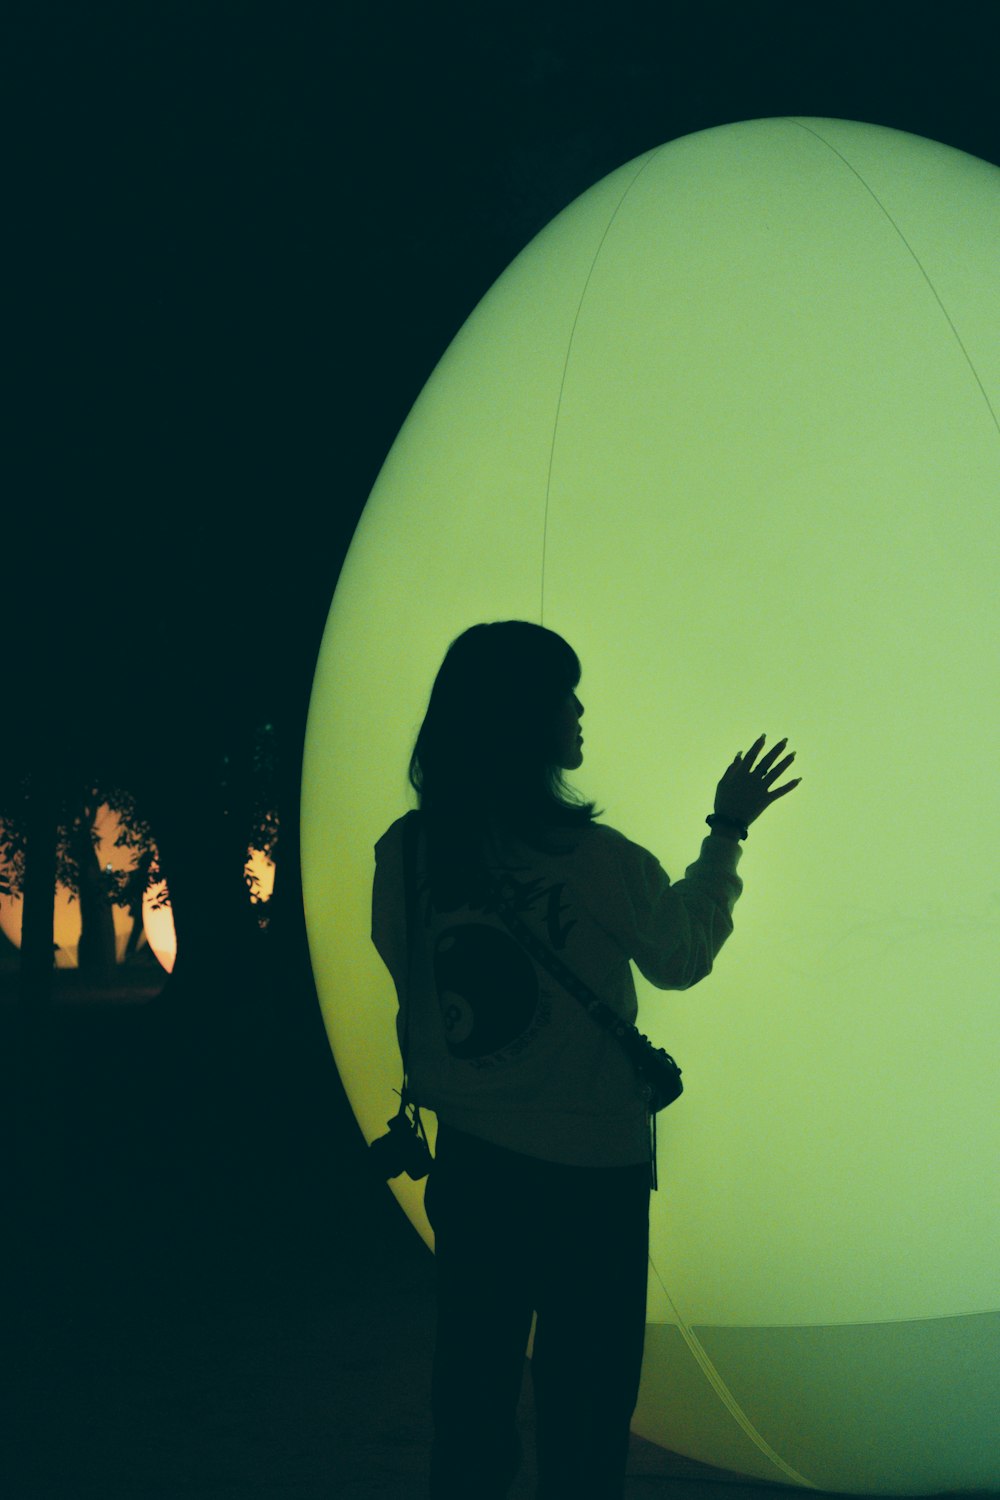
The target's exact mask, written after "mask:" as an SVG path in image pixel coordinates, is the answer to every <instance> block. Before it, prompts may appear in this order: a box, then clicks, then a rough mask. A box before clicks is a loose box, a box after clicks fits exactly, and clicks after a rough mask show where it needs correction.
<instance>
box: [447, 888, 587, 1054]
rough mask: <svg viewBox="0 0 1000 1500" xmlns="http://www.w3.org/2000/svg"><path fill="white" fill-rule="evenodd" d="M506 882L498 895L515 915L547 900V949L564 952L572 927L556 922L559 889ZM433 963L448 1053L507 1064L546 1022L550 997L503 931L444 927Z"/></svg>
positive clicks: (523, 954) (467, 925)
mask: <svg viewBox="0 0 1000 1500" xmlns="http://www.w3.org/2000/svg"><path fill="white" fill-rule="evenodd" d="M504 884H505V887H506V889H505V891H504V898H505V900H506V901H508V902H509V903H510V905H511V906H512V907H513V908H514V910H516V911H518V912H524V911H526V910H528V909H529V908H531V907H533V906H535V905H537V904H538V903H539V901H544V902H546V905H547V908H548V910H547V918H548V920H547V928H548V935H549V939H550V944H551V945H552V946H553V947H559V948H563V947H565V944H566V936H567V934H568V932H569V930H570V928H571V927H573V926H574V925H575V923H573V922H570V923H568V924H567V925H566V926H565V927H564V926H562V925H561V923H560V920H559V918H560V914H561V896H562V891H563V887H562V886H561V885H558V886H550V887H548V888H543V887H542V883H541V882H534V883H532V884H531V885H527V886H525V885H518V884H517V883H516V882H515V881H513V880H512V879H511V878H510V877H508V879H507V880H506V881H505V882H504ZM492 909H493V910H495V909H496V908H495V907H494V908H492ZM433 963H434V983H435V987H436V989H437V995H438V1001H439V1004H440V1006H441V1019H442V1021H443V1023H444V1032H445V1043H446V1045H447V1048H448V1051H449V1052H450V1053H451V1055H452V1056H453V1057H455V1058H459V1059H461V1060H462V1061H464V1062H468V1063H470V1064H472V1066H474V1067H477V1068H489V1067H496V1066H498V1065H501V1064H503V1063H505V1062H510V1061H513V1059H514V1058H515V1057H519V1056H520V1054H521V1053H522V1052H523V1051H524V1049H525V1048H526V1047H528V1046H530V1044H531V1042H532V1040H533V1039H534V1037H536V1036H537V1035H538V1033H539V1031H540V1030H541V1029H542V1028H543V1027H545V1026H547V1025H548V1024H549V1023H550V1021H551V1019H552V1001H551V996H550V995H549V994H547V993H546V992H545V990H543V989H542V987H541V986H540V984H539V980H538V974H537V972H536V969H535V966H534V964H533V963H532V961H531V959H530V958H529V957H528V955H527V953H526V952H525V951H524V949H523V948H522V947H521V945H520V943H518V942H517V941H516V940H515V939H514V938H513V937H512V936H511V935H510V934H509V933H508V932H507V931H501V930H500V929H499V928H497V927H492V926H489V925H488V924H487V923H485V922H463V923H460V924H456V925H455V926H452V927H446V928H445V929H444V931H443V932H441V933H440V934H439V936H438V938H437V941H436V943H435V945H434V954H433Z"/></svg>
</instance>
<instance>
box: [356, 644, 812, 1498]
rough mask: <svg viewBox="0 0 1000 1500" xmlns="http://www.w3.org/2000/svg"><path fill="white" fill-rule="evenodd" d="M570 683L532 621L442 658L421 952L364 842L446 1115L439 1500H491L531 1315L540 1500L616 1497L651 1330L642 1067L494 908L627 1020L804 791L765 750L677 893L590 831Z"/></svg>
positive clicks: (421, 786) (701, 962)
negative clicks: (577, 780)
mask: <svg viewBox="0 0 1000 1500" xmlns="http://www.w3.org/2000/svg"><path fill="white" fill-rule="evenodd" d="M579 681H580V663H579V661H578V659H577V657H576V654H575V653H574V651H573V650H572V648H571V647H570V646H569V645H567V643H566V642H565V641H564V640H563V639H562V638H561V637H560V636H558V635H556V634H555V633H554V632H553V631H551V630H546V629H545V628H543V627H542V626H539V625H533V624H530V623H527V622H524V621H519V620H510V621H504V622H498V623H494V624H489V625H475V626H473V627H472V628H471V629H470V630H467V631H466V632H465V633H464V634H463V635H461V636H459V637H458V639H457V640H455V641H453V642H452V645H451V646H450V647H449V650H448V652H447V654H446V656H445V659H444V662H443V663H442V666H441V669H440V671H439V672H438V675H437V678H436V680H435V683H434V688H433V691H432V693H431V698H430V703H429V705H428V709H427V714H426V716H425V718H424V722H423V725H422V726H421V729H420V733H419V735H418V737H417V742H416V745H415V747H414V751H413V755H412V758H411V761H410V781H411V783H412V785H413V787H414V789H415V791H416V792H417V793H418V796H419V801H420V814H419V823H420V825H421V826H420V833H419V838H418V842H417V858H416V870H415V892H416V911H415V922H414V927H413V932H414V934H415V936H414V942H413V945H412V946H413V951H412V952H409V953H408V952H407V951H406V950H407V941H406V931H407V928H406V917H405V898H404V872H403V855H402V827H403V823H404V819H402V818H401V819H398V820H397V821H396V822H395V823H394V824H393V825H392V827H391V828H389V829H388V830H387V832H386V833H385V834H384V835H383V837H382V838H381V839H380V840H379V842H378V844H377V845H376V874H375V884H374V890H373V903H372V938H373V941H374V942H375V945H376V947H377V948H378V951H379V952H380V954H381V955H382V957H383V959H384V960H385V962H386V964H387V966H388V967H389V969H390V971H391V972H392V974H393V978H394V979H395V982H396V987H397V992H398V994H399V999H400V1013H399V1019H398V1027H399V1036H400V1041H401V1042H402V1039H403V1036H404V1027H406V1026H407V1022H408V1029H407V1030H406V1032H405V1034H406V1040H407V1065H408V1068H407V1072H408V1080H409V1090H410V1095H411V1097H412V1098H413V1099H414V1100H415V1101H416V1102H417V1103H418V1104H419V1105H422V1106H425V1107H426V1108H428V1109H431V1110H434V1111H435V1113H436V1114H437V1117H438V1137H437V1146H436V1157H435V1161H434V1164H433V1166H432V1168H431V1172H430V1175H429V1178H428V1182H427V1191H426V1200H425V1201H426V1208H427V1214H428V1217H429V1219H430V1222H431V1225H432V1227H433V1229H434V1234H435V1268H436V1269H435V1276H436V1287H437V1338H436V1346H435V1356H434V1374H433V1387H432V1408H433V1417H434V1444H433V1450H432V1456H431V1478H430V1491H429V1493H430V1496H431V1497H432V1500H459V1497H461V1500H471V1497H476V1500H501V1497H503V1496H505V1495H506V1494H507V1493H508V1490H509V1488H510V1485H511V1482H512V1480H513V1478H514V1476H515V1474H516V1473H517V1470H518V1467H519V1465H520V1458H521V1452H520V1444H519V1440H518V1435H517V1425H516V1412H517V1405H518V1399H519V1392H520V1386H521V1378H522V1373H523V1369H524V1357H525V1351H526V1344H527V1340H528V1335H529V1330H530V1326H531V1320H532V1314H533V1313H535V1314H537V1323H536V1330H535V1342H534V1349H533V1354H532V1361H531V1372H532V1384H533V1388H534V1401H535V1416H536V1453H537V1462H538V1476H539V1487H538V1491H537V1495H538V1500H617V1497H620V1496H621V1494H622V1490H623V1485H624V1476H625V1463H626V1457H627V1452H628V1439H629V1423H630V1420H631V1416H632V1412H633V1410H634V1408H635V1403H636V1398H637V1395H638V1389H639V1376H640V1370H641V1366H642V1352H643V1338H644V1333H645V1321H646V1275H647V1260H648V1244H649V1192H650V1185H651V1160H650V1157H651V1145H650V1131H649V1117H648V1113H647V1108H646V1103H645V1099H644V1096H643V1095H642V1093H641V1092H640V1088H639V1085H638V1082H637V1079H636V1075H635V1071H634V1068H633V1066H632V1064H631V1062H630V1061H629V1059H628V1057H627V1056H626V1054H625V1052H624V1050H623V1048H622V1047H621V1045H620V1043H619V1042H618V1040H617V1039H616V1038H615V1037H614V1036H613V1035H612V1034H611V1033H610V1032H608V1031H607V1030H605V1029H604V1028H602V1027H601V1026H599V1025H598V1024H597V1023H596V1022H595V1021H594V1019H593V1018H592V1017H591V1016H590V1015H588V1014H587V1012H586V1010H585V1009H584V1007H583V1006H582V1005H581V1004H580V1002H579V1000H578V999H577V998H575V997H574V996H573V995H572V994H571V993H568V992H567V991H566V990H565V989H563V988H562V986H561V985H560V983H559V982H558V980H557V979H555V978H554V977H553V975H552V973H551V972H550V971H549V969H548V968H547V967H546V966H545V965H544V964H542V963H540V962H538V961H537V960H536V959H535V958H533V957H531V956H530V955H529V953H528V951H527V950H526V948H525V947H523V946H522V945H521V944H520V943H519V942H517V941H516V940H515V938H514V936H512V934H511V932H510V931H509V930H508V927H507V925H506V924H505V922H504V921H503V920H502V918H501V915H500V912H499V907H500V904H501V903H503V904H504V905H505V906H507V907H509V908H511V909H513V911H514V912H516V914H517V916H518V917H519V918H520V920H521V922H523V923H524V924H525V926H527V927H528V929H529V931H530V932H531V933H533V934H534V936H535V937H536V938H537V939H539V940H541V942H542V943H544V944H545V946H546V947H547V948H548V949H549V951H550V952H551V953H552V954H554V955H555V956H556V958H558V960H559V961H560V963H561V964H562V965H563V966H565V968H566V969H568V970H570V971H572V973H573V974H575V975H577V976H579V978H580V979H582V980H583V981H584V982H585V984H587V985H588V986H589V987H590V988H591V989H592V990H594V991H595V992H596V993H597V994H598V995H599V996H600V997H601V999H603V1000H604V1001H605V1002H606V1004H607V1005H609V1006H610V1007H611V1008H612V1009H613V1010H615V1011H616V1012H618V1013H619V1014H620V1015H621V1016H622V1017H623V1018H624V1019H625V1020H626V1021H629V1022H634V1021H635V1018H636V1012H637V1003H636V994H635V986H634V983H633V979H632V971H631V967H630V961H634V962H635V963H636V964H637V966H638V968H639V969H640V971H641V972H642V973H643V974H644V975H645V977H646V978H647V979H648V980H649V981H650V982H651V983H652V984H654V985H656V986H657V987H658V988H660V989H689V988H690V987H691V986H692V985H694V984H697V983H698V981H699V980H700V979H703V978H704V977H705V975H706V974H708V973H709V972H710V971H711V968H712V964H713V962H714V960H715V957H716V955H717V954H718V952H719V950H720V948H721V947H722V945H723V943H724V942H725V940H726V938H727V937H728V936H729V934H730V932H731V931H732V926H733V924H732V909H733V906H734V904H735V902H736V900H737V899H738V897H739V895H740V892H741V891H742V889H743V884H742V881H741V880H740V878H739V876H738V875H737V873H736V867H737V865H738V863H739V859H740V855H741V849H740V844H739V840H740V838H741V837H746V828H747V826H748V825H749V824H750V823H751V822H753V820H754V819H755V818H756V817H758V816H759V815H760V813H761V812H762V811H763V810H764V808H765V807H767V806H768V805H769V804H770V803H771V802H774V801H776V800H777V798H778V797H781V796H783V795H784V794H785V793H786V792H789V791H791V790H792V788H793V787H795V786H796V785H798V782H797V781H792V782H789V783H788V784H787V785H786V786H783V787H780V788H778V789H777V790H772V789H771V788H772V785H773V783H774V782H775V781H776V780H777V779H778V777H779V776H780V775H781V773H782V772H783V771H784V770H785V769H786V768H787V767H788V766H789V765H790V764H791V762H792V760H793V759H794V756H793V755H787V756H785V758H784V759H783V760H781V761H778V763H777V764H775V762H776V760H777V757H778V755H779V754H780V752H781V750H782V749H783V748H784V746H785V744H786V743H787V742H786V741H784V740H783V741H781V742H780V743H779V744H778V745H776V746H775V747H774V748H773V749H772V750H771V751H769V752H768V754H767V755H765V756H763V758H762V759H761V760H760V762H759V763H758V764H757V765H756V766H755V765H754V761H755V759H756V757H757V755H758V753H759V752H760V750H761V749H762V747H763V744H764V738H763V737H761V739H759V740H758V741H757V743H756V744H755V745H754V746H753V747H752V749H751V750H750V751H749V752H748V754H747V755H746V757H745V758H744V757H742V756H740V755H737V756H736V759H735V760H734V761H733V763H732V765H731V766H730V767H729V768H728V770H727V771H726V773H725V775H724V776H723V778H722V780H721V781H720V782H719V785H718V789H717V791H716V796H715V816H714V818H713V820H712V831H711V833H710V834H709V835H708V836H707V837H706V838H705V839H704V841H703V842H702V847H701V853H700V855H699V857H698V859H697V860H696V861H695V862H694V864H692V865H690V866H689V867H688V869H687V871H686V872H685V877H684V879H683V880H681V881H678V882H677V883H676V884H672V883H671V881H670V879H669V877H668V876H667V875H666V874H665V872H664V871H663V869H662V867H661V866H660V864H659V861H658V860H657V859H656V858H655V856H654V855H653V854H651V853H650V852H649V851H648V850H646V849H644V848H642V847H641V846H640V845H638V844H635V843H633V842H631V841H630V840H629V839H627V838H625V837H624V836H623V835H622V834H621V833H619V832H618V831H617V830H615V829H613V828H610V827H608V826H606V825H603V824H601V823H599V822H598V821H597V818H598V816H599V815H598V813H597V812H596V811H595V806H594V804H593V803H592V802H581V801H580V800H578V799H576V798H574V797H573V796H572V795H571V794H570V792H569V790H568V788H567V787H566V785H565V782H564V779H563V772H564V771H571V770H576V769H577V768H578V767H579V766H580V765H581V764H582V762H583V735H582V733H581V729H580V720H581V718H582V715H583V704H582V703H581V702H580V700H579V698H578V697H577V696H576V688H577V686H578V684H579Z"/></svg>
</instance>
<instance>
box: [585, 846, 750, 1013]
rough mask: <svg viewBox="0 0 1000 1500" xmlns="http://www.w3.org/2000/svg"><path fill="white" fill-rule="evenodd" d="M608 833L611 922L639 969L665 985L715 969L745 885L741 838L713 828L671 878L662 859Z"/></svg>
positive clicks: (686, 984) (680, 985) (684, 985)
mask: <svg viewBox="0 0 1000 1500" xmlns="http://www.w3.org/2000/svg"><path fill="white" fill-rule="evenodd" d="M607 833H608V834H611V835H613V837H612V838H611V839H610V840H609V841H608V842H609V844H610V850H609V851H608V852H610V853H611V856H612V860H611V864H612V872H611V873H612V887H611V889H610V890H609V891H608V892H607V899H606V901H604V902H602V905H603V908H604V910H603V916H604V917H605V918H606V925H608V926H609V929H610V930H611V932H612V934H613V935H614V936H615V937H616V938H617V939H618V941H619V942H620V943H621V945H622V946H623V948H624V949H625V951H626V952H627V953H628V956H629V958H631V959H633V960H634V962H635V964H636V965H637V967H638V969H639V971H640V973H641V974H643V975H644V977H645V978H646V979H648V980H649V982H650V984H654V985H656V987H657V989H661V990H687V989H690V988H691V986H692V985H695V984H697V983H698V981H699V980H700V979H704V978H705V976H706V974H710V973H711V971H712V964H713V963H714V962H715V958H716V956H717V954H718V953H719V951H720V949H721V948H722V945H723V943H724V942H725V941H726V938H727V937H728V936H729V934H730V933H731V932H732V930H733V917H732V913H733V907H734V906H735V904H736V902H737V900H738V899H739V896H740V893H741V892H742V890H743V882H742V880H741V879H740V877H739V876H738V875H737V873H736V867H737V865H738V864H739V861H740V856H741V855H742V853H743V851H742V849H741V847H740V845H739V844H738V843H737V842H736V841H735V839H724V838H719V837H714V836H713V835H711V834H709V836H708V837H707V838H705V839H703V840H702V845H701V853H700V854H699V856H698V858H697V859H696V860H695V861H694V863H693V864H691V865H688V867H687V869H686V870H685V872H684V879H683V880H678V881H677V882H676V883H672V882H671V880H670V877H669V875H667V873H666V871H665V870H664V869H663V867H662V865H661V864H660V862H659V860H658V859H657V858H656V856H655V855H654V854H651V853H650V852H649V850H648V849H644V848H642V846H641V845H639V844H634V843H632V842H631V840H629V839H627V838H625V837H624V835H623V834H620V833H618V832H617V831H616V830H613V829H607Z"/></svg>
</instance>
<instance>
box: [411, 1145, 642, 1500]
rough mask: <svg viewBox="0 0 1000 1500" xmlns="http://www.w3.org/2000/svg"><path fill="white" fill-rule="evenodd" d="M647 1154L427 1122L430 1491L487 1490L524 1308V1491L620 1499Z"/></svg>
mask: <svg viewBox="0 0 1000 1500" xmlns="http://www.w3.org/2000/svg"><path fill="white" fill-rule="evenodd" d="M649 1190H650V1173H649V1166H648V1164H642V1165H639V1166H632V1167H608V1168H593V1167H564V1166H559V1165H556V1164H555V1163H552V1162H545V1161H539V1160H536V1159H535V1158H534V1157H528V1156H523V1155H521V1154H520V1153H518V1152H514V1151H506V1150H503V1149H502V1148H500V1147H498V1146H492V1145H489V1144H488V1143H487V1142H485V1141H480V1140H477V1139H474V1138H473V1137H471V1136H468V1135H464V1134H461V1133H459V1132H458V1131H454V1130H451V1129H449V1128H448V1127H447V1126H444V1125H442V1126H440V1127H439V1130H438V1140H437V1148H436V1157H435V1162H434V1165H433V1167H432V1168H431V1173H430V1176H429V1178H428V1182H427V1195H426V1200H425V1202H426V1207H427V1214H428V1217H429V1219H430V1222H431V1226H432V1228H433V1229H434V1235H435V1276H436V1288H437V1340H436V1345H435V1352H434V1374H433V1384H432V1409H433V1417H434V1443H433V1449H432V1454H431V1480H430V1491H429V1493H430V1497H431V1500H470V1497H471V1496H475V1497H476V1500H503V1497H504V1496H506V1494H507V1492H508V1490H509V1487H510V1485H511V1482H512V1481H513V1479H514V1476H515V1475H516V1473H517V1471H518V1469H519V1467H520V1461H521V1449H520V1442H519V1439H518V1433H517V1425H516V1412H517V1404H518V1399H519V1394H520V1387H521V1378H522V1375H523V1372H524V1357H525V1353H526V1346H527V1341H528V1334H529V1331H530V1328H531V1315H532V1312H533V1311H536V1312H537V1314H538V1321H537V1325H536V1329H535V1343H534V1350H533V1355H532V1360H531V1374H532V1384H533V1387H534V1401H535V1418H536V1455H537V1461H538V1476H539V1485H538V1490H537V1497H538V1500H620V1497H621V1495H622V1492H623V1487H624V1480H625V1463H626V1457H627V1453H628V1440H629V1422H630V1419H631V1416H632V1412H633V1410H634V1409H635V1403H636V1399H637V1397H638V1392H639V1376H640V1372H641V1368H642V1351H643V1339H644V1335H645V1326H646V1273H647V1261H648V1255H649Z"/></svg>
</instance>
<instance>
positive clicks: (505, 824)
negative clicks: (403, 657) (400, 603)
mask: <svg viewBox="0 0 1000 1500" xmlns="http://www.w3.org/2000/svg"><path fill="white" fill-rule="evenodd" d="M579 681H580V662H579V659H578V657H577V655H576V652H575V651H574V650H573V648H572V647H571V646H569V645H568V644H567V642H566V641H564V640H563V638H562V636H559V635H556V633H555V631H553V630H547V629H546V628H545V627H544V626H542V625H533V624H531V623H530V622H529V621H526V620H500V621H495V622H494V623H493V624H488V625H473V626H472V627H471V628H470V629H469V630H466V631H465V632H464V633H463V634H462V635H460V636H458V637H457V638H456V639H455V640H454V641H452V643H451V645H450V646H449V647H448V650H447V652H446V654H445V658H444V661H443V662H442V663H441V667H440V669H439V671H438V674H437V677H436V678H435V681H434V686H433V688H432V690H431V696H430V702H429V704H428V707H427V713H426V714H425V716H424V721H423V724H422V725H421V727H420V732H419V734H418V735H417V740H416V744H415V745H414V748H413V754H412V755H411V757H410V772H409V774H410V784H411V785H412V787H413V788H414V790H415V791H416V792H417V795H418V799H419V805H420V810H421V812H422V814H423V815H424V824H425V828H426V830H427V845H428V862H429V875H430V884H431V894H432V899H433V900H434V903H435V905H436V906H438V908H439V909H454V907H455V906H456V905H457V904H459V902H460V901H461V900H462V899H463V897H465V898H468V899H476V898H477V897H479V896H481V895H482V893H483V890H484V886H483V882H484V881H485V879H486V868H485V863H484V844H485V842H486V840H487V838H488V836H489V834H490V833H491V832H493V831H496V830H500V831H504V832H508V833H512V834H514V835H515V836H516V837H518V838H520V839H521V840H522V841H523V842H524V843H526V844H528V845H529V847H531V848H535V849H537V850H540V851H543V852H548V853H552V852H555V849H556V848H557V847H558V845H557V844H554V843H553V837H552V835H553V833H554V832H555V830H558V829H560V828H562V829H566V828H581V827H586V826H588V825H589V824H591V823H592V822H594V821H595V820H596V818H597V817H599V816H600V813H599V812H597V811H595V804H594V803H593V802H583V801H582V800H581V799H580V798H579V797H577V795H576V793H575V792H573V791H572V789H571V788H569V787H567V786H566V784H565V782H564V780H563V774H562V767H561V766H560V765H559V764H558V760H557V751H558V742H557V724H558V718H559V713H560V710H562V709H563V707H564V704H565V700H566V697H567V695H568V694H569V693H571V692H572V691H573V690H574V689H575V688H576V686H577V684H578V683H579Z"/></svg>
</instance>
